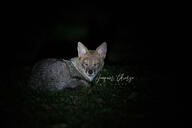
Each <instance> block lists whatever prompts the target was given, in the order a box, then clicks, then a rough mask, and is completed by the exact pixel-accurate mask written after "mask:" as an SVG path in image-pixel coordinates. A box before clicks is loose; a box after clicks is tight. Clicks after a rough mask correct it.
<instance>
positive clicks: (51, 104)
mask: <svg viewBox="0 0 192 128" xmlns="http://www.w3.org/2000/svg"><path fill="white" fill-rule="evenodd" d="M119 74H124V75H123V76H122V78H125V77H126V76H129V78H130V77H133V79H132V81H131V82H130V81H129V82H128V81H126V80H127V79H120V77H119V81H117V77H118V75H119ZM28 76H29V69H27V70H24V71H23V72H21V73H20V78H18V80H17V81H18V85H17V87H16V90H14V93H15V94H13V96H14V100H15V102H16V103H11V104H17V106H18V107H14V108H13V109H14V110H15V111H17V114H16V115H18V117H19V119H20V121H17V123H20V124H19V125H21V126H22V127H33V128H35V127H37V128H39V127H41V128H42V127H43V128H73V127H81V128H90V127H91V128H98V127H120V126H127V125H128V121H130V120H133V119H147V118H150V117H151V116H152V115H151V114H152V113H151V111H150V110H149V108H147V107H145V106H142V105H143V103H145V102H146V101H148V100H150V95H149V94H148V93H147V91H146V90H147V89H146V88H148V87H147V86H145V87H143V86H142V85H144V84H142V79H143V78H142V77H140V76H139V75H138V73H137V71H136V68H134V67H128V66H119V67H118V66H109V65H106V66H105V68H104V69H103V70H102V71H101V72H100V73H99V75H98V76H97V77H96V78H95V79H94V81H93V85H94V86H93V87H91V88H77V89H68V90H64V91H57V92H49V91H40V90H32V89H30V88H28V87H27V84H26V83H27V78H28ZM104 77H108V79H106V80H104V79H102V78H104ZM112 77H113V80H111V79H110V78H112ZM11 100H13V99H12V98H11ZM19 119H18V120H19ZM17 123H16V124H17Z"/></svg>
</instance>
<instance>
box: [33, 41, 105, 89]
mask: <svg viewBox="0 0 192 128" xmlns="http://www.w3.org/2000/svg"><path fill="white" fill-rule="evenodd" d="M77 50H78V57H75V58H72V59H70V60H64V59H61V60H59V59H46V60H42V61H40V62H38V63H37V64H36V65H35V66H34V67H33V70H32V74H31V77H30V80H29V85H30V86H31V87H32V88H39V89H43V90H51V91H54V90H62V89H65V88H75V87H77V86H85V87H90V85H91V81H92V80H93V79H94V78H95V76H96V75H97V74H98V72H99V71H100V70H101V69H102V68H103V66H104V59H105V57H106V52H107V44H106V43H102V44H101V45H100V46H99V47H98V48H97V49H96V50H88V49H87V48H86V47H85V46H84V45H83V44H82V43H80V42H78V46H77Z"/></svg>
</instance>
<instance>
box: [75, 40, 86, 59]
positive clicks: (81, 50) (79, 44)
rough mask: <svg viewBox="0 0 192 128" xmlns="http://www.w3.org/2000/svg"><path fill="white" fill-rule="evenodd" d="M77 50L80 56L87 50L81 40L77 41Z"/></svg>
mask: <svg viewBox="0 0 192 128" xmlns="http://www.w3.org/2000/svg"><path fill="white" fill-rule="evenodd" d="M77 51H78V56H79V57H81V56H83V55H84V54H85V53H87V52H88V49H87V48H86V47H85V46H84V45H83V44H82V43H81V42H78V46H77Z"/></svg>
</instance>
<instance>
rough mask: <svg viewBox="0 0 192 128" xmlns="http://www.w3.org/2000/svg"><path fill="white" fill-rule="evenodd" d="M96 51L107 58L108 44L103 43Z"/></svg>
mask: <svg viewBox="0 0 192 128" xmlns="http://www.w3.org/2000/svg"><path fill="white" fill-rule="evenodd" d="M96 51H97V53H98V54H99V55H100V56H101V57H103V58H105V57H106V53H107V43H106V42H104V43H102V44H101V45H100V46H99V47H97V49H96Z"/></svg>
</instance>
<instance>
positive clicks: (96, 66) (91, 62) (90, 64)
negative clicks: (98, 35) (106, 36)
mask: <svg viewBox="0 0 192 128" xmlns="http://www.w3.org/2000/svg"><path fill="white" fill-rule="evenodd" d="M77 51H78V59H79V65H80V66H79V67H80V68H81V69H80V70H81V73H83V75H84V76H86V77H87V78H88V79H89V80H90V81H92V80H93V78H94V77H95V76H96V75H97V73H98V72H99V71H100V70H101V69H102V68H103V66H104V59H105V57H106V53H107V43H105V42H104V43H102V44H101V45H100V46H99V47H97V48H96V50H88V49H87V48H86V47H85V46H84V45H83V44H82V43H81V42H78V46H77Z"/></svg>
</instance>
